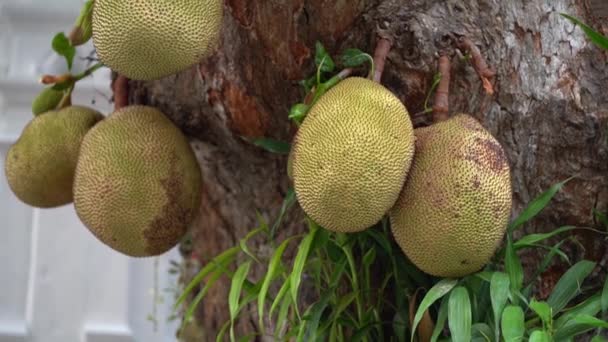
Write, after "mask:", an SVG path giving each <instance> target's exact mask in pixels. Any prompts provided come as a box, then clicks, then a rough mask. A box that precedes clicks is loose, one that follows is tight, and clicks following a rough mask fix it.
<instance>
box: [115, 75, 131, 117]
mask: <svg viewBox="0 0 608 342" xmlns="http://www.w3.org/2000/svg"><path fill="white" fill-rule="evenodd" d="M112 90H113V91H114V111H117V110H119V109H121V108H123V107H126V106H128V105H129V79H128V78H126V77H125V76H123V75H117V76H116V78H115V79H114V81H113V82H112Z"/></svg>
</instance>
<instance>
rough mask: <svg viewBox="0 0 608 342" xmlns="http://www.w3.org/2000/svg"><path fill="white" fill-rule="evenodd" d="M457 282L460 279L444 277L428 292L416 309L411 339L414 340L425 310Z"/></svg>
mask: <svg viewBox="0 0 608 342" xmlns="http://www.w3.org/2000/svg"><path fill="white" fill-rule="evenodd" d="M456 284H458V280H456V279H442V280H441V281H439V282H438V283H437V284H435V286H433V287H432V288H431V289H430V290H429V292H427V293H426V295H425V296H424V298H423V299H422V302H421V303H420V306H419V307H418V310H417V311H416V316H415V317H414V324H412V327H411V329H412V333H411V337H410V340H411V341H414V333H415V331H416V328H417V327H418V324H419V323H420V320H422V317H423V315H424V312H425V311H426V310H428V309H429V308H430V307H431V305H433V304H434V303H435V302H436V301H437V300H439V299H441V297H443V296H445V295H446V294H447V293H448V292H450V291H451V290H452V289H453V288H454V286H456Z"/></svg>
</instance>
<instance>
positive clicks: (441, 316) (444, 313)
mask: <svg viewBox="0 0 608 342" xmlns="http://www.w3.org/2000/svg"><path fill="white" fill-rule="evenodd" d="M447 319H448V297H443V299H442V300H441V305H440V306H439V313H438V314H437V323H435V328H434V329H433V335H432V336H431V342H436V341H437V338H439V335H440V334H441V332H442V331H443V328H444V327H445V322H446V321H447Z"/></svg>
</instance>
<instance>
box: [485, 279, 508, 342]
mask: <svg viewBox="0 0 608 342" xmlns="http://www.w3.org/2000/svg"><path fill="white" fill-rule="evenodd" d="M510 284H511V282H510V281H509V276H508V275H506V274H505V273H502V272H494V274H493V275H492V279H491V280H490V297H491V298H492V312H493V313H494V328H495V330H494V338H495V339H496V341H500V318H501V317H502V311H503V309H504V308H505V305H506V304H507V300H508V299H509V289H510Z"/></svg>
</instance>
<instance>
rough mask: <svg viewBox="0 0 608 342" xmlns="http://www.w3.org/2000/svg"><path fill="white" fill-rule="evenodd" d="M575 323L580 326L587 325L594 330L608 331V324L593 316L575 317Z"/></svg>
mask: <svg viewBox="0 0 608 342" xmlns="http://www.w3.org/2000/svg"><path fill="white" fill-rule="evenodd" d="M574 321H575V322H576V323H578V324H585V325H588V326H590V327H593V328H602V329H608V322H606V321H604V320H603V319H599V318H597V317H593V316H591V315H580V316H577V317H574Z"/></svg>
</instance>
